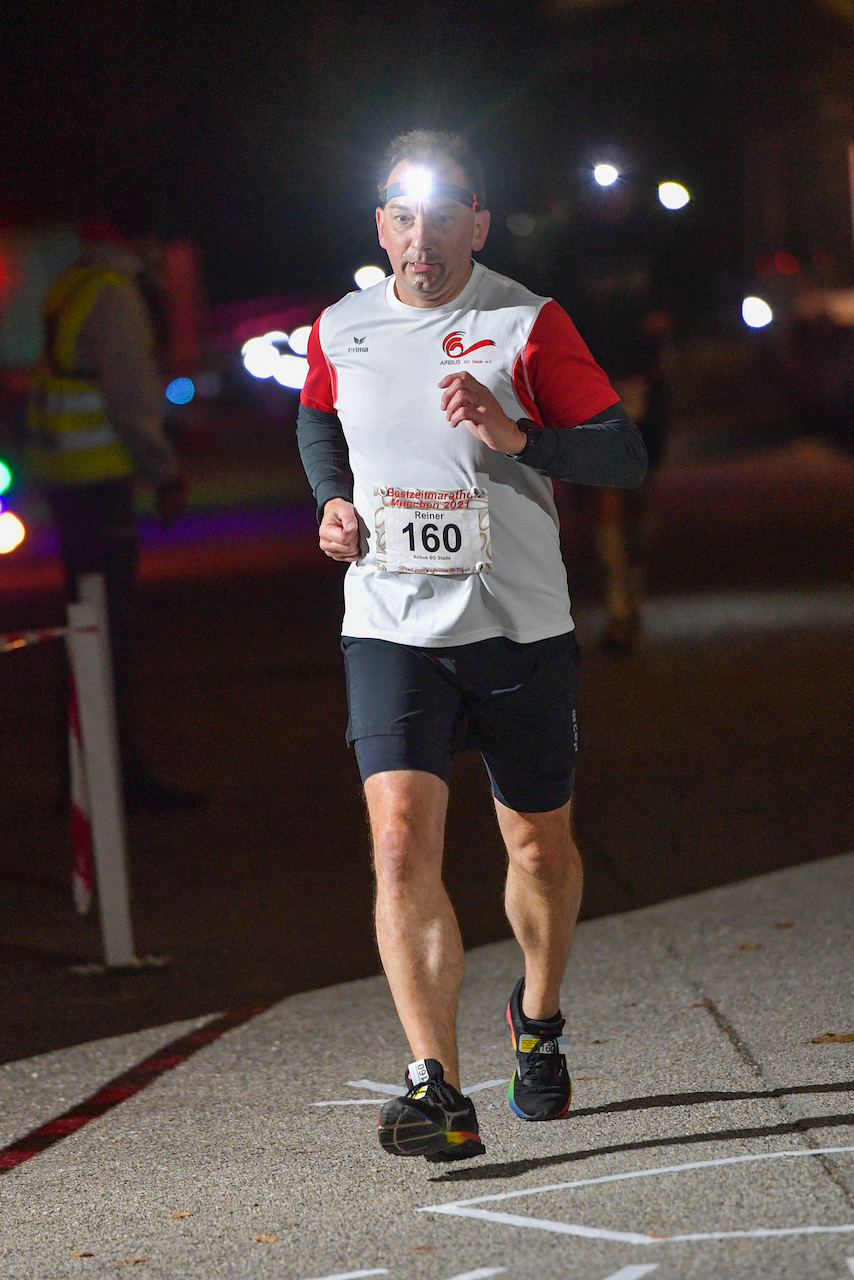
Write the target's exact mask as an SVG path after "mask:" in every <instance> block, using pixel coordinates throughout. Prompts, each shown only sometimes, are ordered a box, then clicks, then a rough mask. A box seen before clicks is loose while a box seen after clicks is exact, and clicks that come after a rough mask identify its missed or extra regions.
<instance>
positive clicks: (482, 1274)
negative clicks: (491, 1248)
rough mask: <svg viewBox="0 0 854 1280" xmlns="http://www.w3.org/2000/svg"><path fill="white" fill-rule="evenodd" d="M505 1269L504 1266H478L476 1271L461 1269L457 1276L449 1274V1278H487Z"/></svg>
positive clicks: (465, 1279)
mask: <svg viewBox="0 0 854 1280" xmlns="http://www.w3.org/2000/svg"><path fill="white" fill-rule="evenodd" d="M506 1270H507V1268H506V1267H478V1268H477V1270H476V1271H461V1272H460V1274H459V1275H458V1276H451V1280H487V1277H488V1276H497V1275H500V1274H501V1272H502V1271H506Z"/></svg>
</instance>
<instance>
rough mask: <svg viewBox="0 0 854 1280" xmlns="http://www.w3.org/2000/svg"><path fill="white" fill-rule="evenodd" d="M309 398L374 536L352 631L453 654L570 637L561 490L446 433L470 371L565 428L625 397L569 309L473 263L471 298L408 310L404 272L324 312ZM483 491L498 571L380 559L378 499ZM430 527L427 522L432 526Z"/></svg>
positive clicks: (313, 348)
mask: <svg viewBox="0 0 854 1280" xmlns="http://www.w3.org/2000/svg"><path fill="white" fill-rule="evenodd" d="M308 360H309V373H308V377H307V379H306V383H305V387H304V389H303V392H302V401H303V403H304V404H305V405H307V406H308V407H310V408H314V409H319V410H321V411H323V412H325V413H334V414H337V416H338V418H339V420H340V422H341V426H342V429H343V432H344V436H345V439H346V442H347V447H348V450H349V456H350V466H351V469H352V472H353V479H354V491H353V502H354V505H355V507H356V510H357V511H358V513H359V516H360V518H361V522H362V525H363V531H362V551H363V555H362V558H361V559H360V560H358V561H357V562H356V563H354V564H351V566H350V568H349V570H348V572H347V575H346V579H345V588H344V598H345V612H344V623H343V628H342V630H343V634H344V635H347V636H360V637H372V638H374V639H379V640H390V641H393V642H397V643H399V644H412V645H419V646H428V647H432V646H436V647H440V646H448V645H459V644H470V643H473V642H474V641H477V640H486V639H489V638H490V637H492V636H507V637H508V638H509V639H511V640H515V641H517V642H519V643H523V644H528V643H532V642H534V641H536V640H543V639H545V638H546V637H548V636H555V635H561V634H562V633H563V632H565V631H571V630H572V628H573V626H574V624H573V621H572V615H571V613H570V602H569V592H568V590H567V583H566V570H565V568H564V565H563V560H562V558H561V553H560V542H559V524H558V516H557V511H556V508H555V504H554V497H553V491H552V482H551V480H549V479H548V478H546V477H544V476H541V475H538V474H537V473H536V472H535V471H533V470H531V468H530V467H526V466H525V465H524V464H523V463H520V462H518V461H516V460H515V459H514V458H509V457H507V456H506V455H505V454H503V453H499V452H497V451H495V450H493V449H490V448H489V447H488V446H487V445H486V444H484V443H483V442H482V441H481V440H478V439H477V438H476V437H475V436H473V435H472V434H471V432H470V431H469V430H468V429H467V428H466V427H464V426H462V425H460V426H458V427H451V426H450V425H449V423H448V421H447V419H446V417H445V414H444V412H443V410H442V408H441V406H440V397H441V395H442V392H441V391H440V389H439V386H438V383H439V382H440V380H441V379H442V378H444V377H445V376H446V375H447V374H449V373H453V372H454V371H455V370H456V369H461V370H462V369H465V370H467V371H468V372H470V373H471V374H472V375H473V377H475V378H477V380H478V381H479V382H482V383H483V384H485V385H486V386H487V387H489V389H490V390H491V391H492V393H493V395H494V396H495V397H496V399H497V400H498V402H499V404H500V405H501V407H502V409H503V410H504V412H505V413H506V414H508V416H509V417H511V418H513V419H514V421H518V420H519V419H520V418H530V419H533V421H535V422H537V423H539V424H545V425H547V426H550V427H566V428H567V429H570V428H572V427H575V426H577V425H578V424H579V423H582V422H585V421H587V420H588V419H589V418H591V417H592V416H593V415H594V414H597V413H601V411H602V410H604V409H607V408H609V407H610V406H611V405H613V404H615V403H616V402H617V400H618V396H617V394H616V392H615V391H614V390H613V389H612V387H611V386H610V384H609V382H608V379H607V377H606V376H605V374H604V372H603V371H602V370H601V369H600V368H599V366H598V365H597V364H596V362H595V361H594V359H593V357H592V356H591V354H590V352H589V351H588V349H587V347H586V346H585V344H584V342H583V341H582V339H581V337H580V336H579V334H578V331H577V330H576V328H575V326H574V325H573V323H572V321H571V320H570V318H569V316H568V315H567V314H566V312H565V311H564V310H563V309H562V308H561V307H560V306H559V305H558V303H556V302H555V301H554V300H552V299H549V298H541V297H538V296H537V295H536V294H533V293H531V292H530V291H529V290H528V289H526V288H524V286H522V285H521V284H517V283H516V282H515V281H514V280H509V279H507V277H505V276H500V275H497V274H496V273H495V272H494V271H489V270H487V269H486V268H485V267H484V266H482V265H481V264H479V263H475V264H474V268H473V270H472V274H471V278H470V279H469V281H468V284H467V285H466V287H465V289H463V291H462V293H460V294H459V295H458V296H457V297H456V298H454V299H453V301H452V302H449V303H447V304H446V305H443V306H438V307H429V308H421V307H412V306H409V305H407V304H406V303H403V302H401V301H400V299H399V298H398V297H397V295H396V293H395V291H394V277H393V276H392V277H389V278H388V279H386V280H385V281H383V282H381V283H380V284H377V285H374V286H373V287H372V288H369V289H365V290H364V291H363V292H359V293H351V294H348V295H347V296H346V297H345V298H342V299H341V301H340V302H337V303H335V305H334V306H331V307H329V308H327V310H326V311H324V312H323V314H322V315H321V317H320V319H319V320H318V321H317V322H316V324H315V325H314V328H313V330H312V333H311V338H310V340H309V346H308ZM381 487H385V488H395V489H398V488H399V489H403V490H424V491H428V492H433V491H461V490H468V489H472V488H478V489H481V490H485V491H486V495H487V501H488V506H489V533H490V539H491V556H492V567H491V572H470V573H465V574H460V575H455V576H443V575H441V574H437V573H417V572H389V571H388V570H387V569H386V568H383V567H381V566H380V565H378V563H377V554H376V544H377V536H376V532H375V514H376V503H377V498H376V490H378V489H379V488H381ZM422 518H423V517H422Z"/></svg>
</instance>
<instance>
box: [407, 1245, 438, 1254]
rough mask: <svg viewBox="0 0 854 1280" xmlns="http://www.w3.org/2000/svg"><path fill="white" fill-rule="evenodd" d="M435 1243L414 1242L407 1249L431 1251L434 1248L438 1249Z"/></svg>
mask: <svg viewBox="0 0 854 1280" xmlns="http://www.w3.org/2000/svg"><path fill="white" fill-rule="evenodd" d="M438 1248H439V1246H438V1245H437V1244H414V1245H413V1246H412V1248H411V1249H410V1250H409V1252H410V1253H432V1252H433V1250H434V1249H438Z"/></svg>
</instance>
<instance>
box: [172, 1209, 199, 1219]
mask: <svg viewBox="0 0 854 1280" xmlns="http://www.w3.org/2000/svg"><path fill="white" fill-rule="evenodd" d="M192 1216H193V1215H192V1213H191V1212H190V1210H189V1209H182V1210H181V1212H180V1213H170V1214H169V1217H170V1218H192Z"/></svg>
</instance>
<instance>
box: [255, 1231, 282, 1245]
mask: <svg viewBox="0 0 854 1280" xmlns="http://www.w3.org/2000/svg"><path fill="white" fill-rule="evenodd" d="M278 1238H279V1237H278V1236H268V1235H267V1232H266V1231H262V1232H261V1234H260V1235H259V1236H253V1237H252V1239H253V1240H257V1241H258V1243H259V1244H275V1243H276V1241H277V1240H278Z"/></svg>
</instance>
